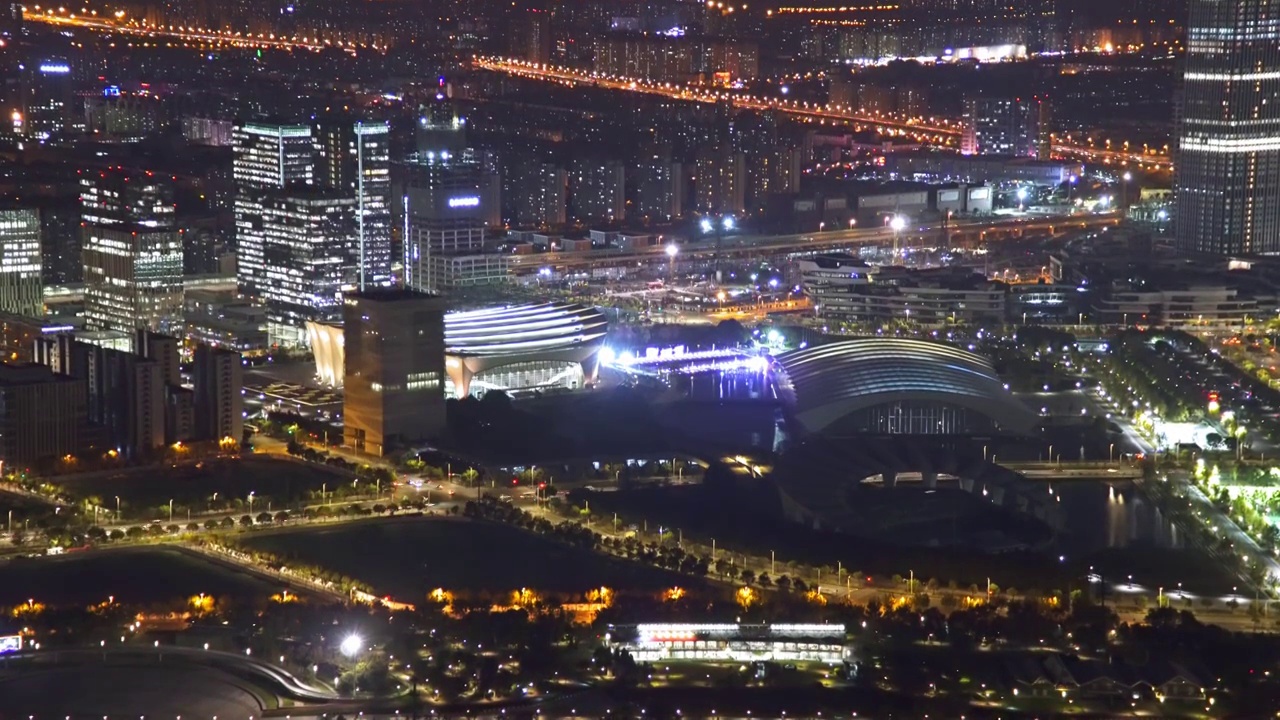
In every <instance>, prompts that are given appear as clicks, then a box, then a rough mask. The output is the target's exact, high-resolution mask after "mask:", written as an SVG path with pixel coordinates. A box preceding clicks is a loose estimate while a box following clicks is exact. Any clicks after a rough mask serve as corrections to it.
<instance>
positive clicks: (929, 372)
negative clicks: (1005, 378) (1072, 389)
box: [777, 338, 1037, 435]
mask: <svg viewBox="0 0 1280 720" xmlns="http://www.w3.org/2000/svg"><path fill="white" fill-rule="evenodd" d="M777 361H778V364H779V366H780V367H781V369H782V370H783V372H782V373H780V374H779V381H778V385H779V390H780V394H781V395H782V397H783V399H784V401H785V402H786V403H787V404H788V406H789V408H790V410H791V412H792V415H793V417H794V419H795V420H796V421H797V422H798V423H799V424H800V425H801V426H802V427H803V428H804V429H805V430H807V431H809V432H814V433H823V434H827V435H846V434H891V435H974V434H990V433H1000V434H1012V435H1025V434H1030V433H1031V431H1032V430H1033V429H1034V428H1035V426H1036V423H1037V418H1036V416H1035V414H1034V413H1033V412H1031V410H1030V409H1029V408H1027V407H1026V406H1024V405H1023V404H1022V403H1021V402H1019V401H1018V400H1017V398H1015V397H1014V396H1013V395H1012V394H1011V393H1010V392H1009V391H1008V390H1007V389H1005V386H1004V384H1003V383H1002V382H1001V381H1000V378H999V377H997V376H996V373H995V370H994V369H993V368H992V367H991V363H989V362H988V361H987V360H986V359H985V358H983V357H982V356H980V355H975V354H974V353H971V352H967V351H965V350H961V349H959V348H956V347H954V346H951V345H945V344H942V343H935V342H927V341H924V340H912V339H907V338H862V339H858V340H848V341H844V342H837V343H830V344H827V345H819V346H816V347H811V348H807V349H803V350H796V351H792V352H789V353H784V354H782V355H780V356H778V358H777Z"/></svg>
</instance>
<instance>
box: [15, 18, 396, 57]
mask: <svg viewBox="0 0 1280 720" xmlns="http://www.w3.org/2000/svg"><path fill="white" fill-rule="evenodd" d="M22 19H23V21H25V22H36V23H44V24H46V25H55V26H58V27H74V28H79V29H82V30H90V31H93V32H108V33H121V34H125V35H131V36H137V37H140V38H151V39H168V40H179V41H182V42H189V43H197V44H203V45H229V46H232V47H243V48H272V49H277V50H325V49H329V48H339V49H345V50H354V49H356V48H360V49H373V50H380V49H383V48H381V47H379V46H378V45H366V44H363V43H344V42H340V41H339V42H333V41H331V40H327V39H323V38H319V37H314V38H308V37H297V36H289V37H286V36H284V35H280V36H276V35H274V34H270V33H259V34H257V35H255V34H253V33H242V32H230V31H226V30H214V29H211V28H195V27H181V26H174V25H138V24H135V23H136V21H134V20H126V19H125V17H124V15H123V13H120V14H118V17H114V18H113V17H97V16H92V15H90V16H84V15H76V14H74V13H70V14H69V13H65V12H62V11H54V10H53V9H49V10H46V11H44V12H34V11H31V10H27V9H24V11H23V15H22Z"/></svg>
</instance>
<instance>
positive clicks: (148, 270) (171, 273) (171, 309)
mask: <svg viewBox="0 0 1280 720" xmlns="http://www.w3.org/2000/svg"><path fill="white" fill-rule="evenodd" d="M85 229H86V231H87V232H86V236H85V244H84V283H85V290H84V300H85V324H86V326H88V327H89V328H90V329H94V330H115V331H120V332H124V333H128V334H129V335H133V333H134V330H135V329H137V328H140V327H141V328H148V329H150V330H156V331H160V332H166V331H168V330H170V329H173V330H175V331H176V330H177V329H178V328H180V327H181V326H182V291H183V286H182V240H181V239H180V238H181V236H180V235H179V233H178V231H177V230H174V229H172V228H168V229H166V228H154V227H147V226H145V225H86V226H85Z"/></svg>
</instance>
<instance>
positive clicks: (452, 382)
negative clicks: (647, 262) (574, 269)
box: [307, 302, 608, 397]
mask: <svg viewBox="0 0 1280 720" xmlns="http://www.w3.org/2000/svg"><path fill="white" fill-rule="evenodd" d="M607 332H608V321H607V320H606V319H605V317H604V315H603V314H602V313H601V312H600V311H599V310H597V309H596V308H594V307H590V306H588V305H580V304H577V303H563V302H548V303H535V304H529V305H504V306H501V307H493V308H484V309H481V310H463V311H457V312H451V313H446V314H445V316H444V343H445V362H444V367H445V396H446V397H466V396H467V395H482V394H484V392H485V391H487V390H503V391H507V392H522V391H526V392H527V391H533V390H548V389H559V388H564V389H571V390H572V389H577V388H581V387H584V386H587V385H590V384H592V383H594V382H595V379H596V374H597V371H598V369H599V364H600V360H599V356H600V348H601V347H603V345H604V338H605V334H606V333H607ZM307 336H308V340H309V342H310V344H311V349H312V352H313V353H314V355H315V358H316V376H317V378H318V379H319V380H320V382H322V383H324V384H326V385H330V386H333V387H338V386H340V385H342V377H343V372H344V366H345V364H346V347H345V343H344V341H343V328H342V326H340V325H336V324H326V323H318V322H308V323H307Z"/></svg>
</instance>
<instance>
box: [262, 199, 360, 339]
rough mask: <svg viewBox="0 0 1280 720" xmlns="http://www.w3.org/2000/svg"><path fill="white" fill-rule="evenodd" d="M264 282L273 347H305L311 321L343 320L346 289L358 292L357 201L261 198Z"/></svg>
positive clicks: (268, 329)
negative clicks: (355, 254) (306, 326)
mask: <svg viewBox="0 0 1280 720" xmlns="http://www.w3.org/2000/svg"><path fill="white" fill-rule="evenodd" d="M260 202H261V203H262V210H263V215H262V218H263V220H262V239H263V246H262V257H263V261H264V262H263V280H264V282H263V283H261V284H260V285H259V286H258V296H259V298H261V299H262V300H263V301H264V302H265V303H266V306H267V334H268V338H269V339H270V342H271V343H272V344H275V345H283V346H287V347H297V346H302V345H305V344H306V342H307V340H306V330H305V324H306V322H307V321H308V320H316V321H323V322H328V321H335V320H337V319H338V318H339V317H341V315H342V309H341V301H342V291H343V289H344V288H354V286H355V278H353V277H352V270H353V268H354V264H355V258H354V248H353V247H352V245H353V244H354V241H355V235H356V229H355V212H354V208H355V205H356V198H353V197H348V196H344V195H342V194H341V193H340V192H339V191H330V190H319V189H307V188H298V189H294V190H284V191H282V192H279V193H269V194H266V195H263V196H262V198H261V200H260Z"/></svg>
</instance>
